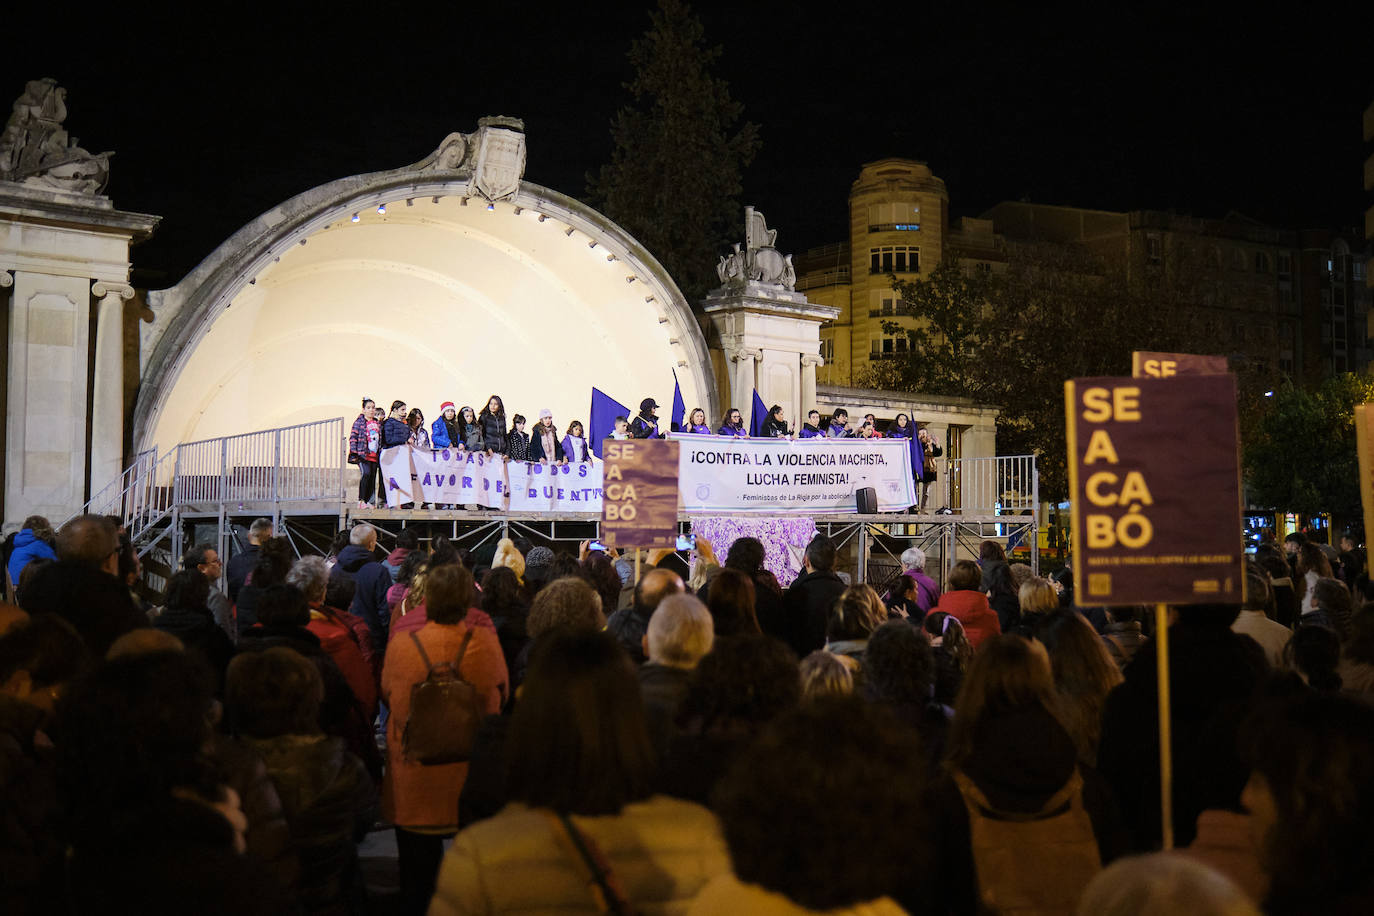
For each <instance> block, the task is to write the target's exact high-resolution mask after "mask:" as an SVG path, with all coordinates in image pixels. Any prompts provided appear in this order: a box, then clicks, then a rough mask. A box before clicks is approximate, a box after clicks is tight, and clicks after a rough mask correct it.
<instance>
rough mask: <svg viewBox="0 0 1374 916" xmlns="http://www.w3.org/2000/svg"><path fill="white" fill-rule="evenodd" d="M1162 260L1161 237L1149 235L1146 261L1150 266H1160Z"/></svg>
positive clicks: (1146, 240) (1146, 242)
mask: <svg viewBox="0 0 1374 916" xmlns="http://www.w3.org/2000/svg"><path fill="white" fill-rule="evenodd" d="M1161 260H1162V257H1161V255H1160V246H1159V236H1157V235H1149V236H1146V237H1145V261H1146V263H1149V264H1156V265H1157V264H1159V262H1160V261H1161Z"/></svg>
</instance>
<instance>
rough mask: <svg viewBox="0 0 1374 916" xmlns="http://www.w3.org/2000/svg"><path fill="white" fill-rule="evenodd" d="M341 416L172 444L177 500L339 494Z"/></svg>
mask: <svg viewBox="0 0 1374 916" xmlns="http://www.w3.org/2000/svg"><path fill="white" fill-rule="evenodd" d="M347 451H348V449H347V446H346V441H345V433H344V418H343V417H335V418H334V419H332V420H317V421H315V422H313V423H300V424H297V425H296V426H285V427H282V428H280V429H267V430H261V431H259V432H253V433H243V434H241V435H237V436H225V437H223V438H219V439H203V440H201V441H199V442H187V443H183V444H182V445H179V446H177V449H176V456H177V457H176V469H175V476H176V499H177V502H178V503H180V504H183V505H185V504H205V503H250V502H252V503H263V502H274V503H281V502H299V501H306V500H338V499H342V495H343V484H344V470H345V467H346V465H345V457H346V454H347Z"/></svg>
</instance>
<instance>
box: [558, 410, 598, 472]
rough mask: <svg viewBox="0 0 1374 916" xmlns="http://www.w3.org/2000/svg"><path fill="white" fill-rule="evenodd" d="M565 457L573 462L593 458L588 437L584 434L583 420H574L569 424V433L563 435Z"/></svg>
mask: <svg viewBox="0 0 1374 916" xmlns="http://www.w3.org/2000/svg"><path fill="white" fill-rule="evenodd" d="M563 457H564V458H567V459H568V461H570V462H572V463H573V464H577V463H579V462H582V461H591V460H592V459H591V454H590V453H589V452H588V450H587V437H586V435H584V434H583V431H582V421H581V420H573V421H572V422H571V423H569V424H568V433H567V435H565V436H564V437H563Z"/></svg>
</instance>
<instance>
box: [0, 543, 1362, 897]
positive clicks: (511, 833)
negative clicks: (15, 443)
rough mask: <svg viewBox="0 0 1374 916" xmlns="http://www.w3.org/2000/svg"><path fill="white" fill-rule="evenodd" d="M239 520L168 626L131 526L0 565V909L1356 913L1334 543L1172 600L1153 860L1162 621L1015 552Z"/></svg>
mask: <svg viewBox="0 0 1374 916" xmlns="http://www.w3.org/2000/svg"><path fill="white" fill-rule="evenodd" d="M249 531H250V542H251V543H250V545H249V546H248V547H247V548H246V549H245V550H243V551H242V552H240V553H238V554H237V555H236V556H234V557H233V558H232V560H231V562H229V563H228V565H227V566H225V565H222V563H221V559H222V558H220V557H218V556H217V555H216V554H215V551H214V549H212V548H209V547H204V546H197V547H194V548H192V549H191V550H189V551H188V552H187V553H186V555H185V557H184V558H183V560H182V564H181V565H182V569H180V570H179V571H177V572H176V573H175V574H173V575H172V576H171V578H170V580H169V581H168V583H167V586H166V589H165V599H164V601H163V603H162V604H161V605H158V606H153V605H150V604H148V603H147V602H145V601H143V600H141V599H139V598H138V597H137V596H136V593H135V592H134V591H133V585H134V583H135V582H136V581H137V580H138V577H139V575H140V569H139V562H138V558H137V556H136V555H135V553H134V551H133V549H132V547H131V545H130V542H129V539H128V538H127V536H125V535H124V534H123V533H122V532H121V530H120V529H119V527H118V525H117V523H116V522H115V521H114V520H112V519H109V518H104V517H98V516H81V517H78V518H76V519H73V520H71V521H69V522H67V523H66V524H65V525H63V526H62V527H61V529H60V530H57V531H53V529H52V526H51V525H50V524H49V523H48V522H47V521H46V520H45V519H42V518H38V517H34V518H30V519H28V520H26V522H25V523H24V526H23V528H22V530H21V531H20V532H17V533H16V534H15V535H13V536H11V537H10V538H9V539H7V540H6V543H5V562H6V572H7V575H6V593H7V594H6V597H7V599H8V603H5V604H4V605H3V607H0V911H3V912H5V913H14V914H26V913H54V912H59V913H60V912H82V913H104V912H111V913H115V912H118V913H129V912H138V913H163V912H166V913H187V912H196V913H226V914H228V913H370V912H379V913H424V912H429V913H434V914H450V913H453V914H457V913H476V912H483V913H487V912H527V913H536V912H551V911H560V912H616V913H630V912H644V913H668V912H683V913H746V912H748V913H807V912H829V913H855V914H858V913H864V914H884V913H900V912H909V913H933V914H947V913H1075V912H1077V913H1084V914H1086V913H1121V914H1126V913H1177V912H1190V913H1217V914H1221V913H1227V914H1232V913H1253V912H1265V913H1273V914H1282V913H1336V914H1344V913H1350V914H1354V913H1368V912H1374V875H1372V874H1371V872H1370V870H1369V869H1368V867H1367V862H1368V861H1369V859H1370V857H1371V855H1372V854H1374V834H1372V833H1371V831H1370V828H1369V824H1370V823H1371V822H1374V707H1371V706H1370V705H1369V701H1370V699H1371V697H1374V603H1367V602H1366V599H1367V598H1368V597H1369V595H1370V585H1369V579H1368V575H1367V570H1366V568H1365V559H1364V554H1363V551H1362V550H1361V549H1360V548H1359V547H1358V546H1357V544H1356V542H1355V541H1354V540H1353V539H1351V540H1349V541H1348V542H1346V543H1344V544H1343V545H1342V547H1343V548H1344V549H1343V550H1342V551H1340V552H1336V551H1328V550H1325V549H1323V545H1319V544H1316V543H1312V542H1308V541H1307V540H1306V539H1305V538H1304V537H1302V536H1301V535H1295V536H1292V537H1291V538H1290V539H1289V540H1288V541H1286V542H1284V543H1283V544H1272V543H1271V544H1264V545H1261V547H1260V548H1259V550H1258V552H1257V553H1256V554H1255V556H1254V557H1253V558H1252V559H1247V561H1246V577H1247V588H1246V595H1247V597H1246V600H1245V604H1244V606H1243V607H1236V606H1226V605H1193V606H1182V607H1176V608H1172V609H1171V610H1170V612H1169V621H1170V632H1169V640H1168V642H1169V654H1168V665H1169V677H1170V683H1171V695H1172V702H1171V705H1170V709H1169V711H1168V712H1169V717H1170V722H1171V731H1172V736H1173V737H1172V746H1173V758H1172V776H1173V795H1172V805H1173V812H1172V814H1173V824H1174V829H1175V838H1176V847H1177V848H1175V849H1173V850H1169V851H1162V850H1161V849H1160V847H1161V843H1162V835H1161V810H1160V792H1159V780H1160V772H1159V768H1160V764H1159V750H1158V742H1159V734H1158V719H1159V710H1158V706H1157V704H1158V693H1157V687H1158V683H1157V658H1156V646H1157V640H1156V639H1155V638H1154V637H1155V636H1156V634H1155V633H1154V632H1153V630H1154V627H1153V621H1152V615H1147V614H1146V613H1145V612H1144V610H1145V609H1143V608H1134V607H1085V606H1080V605H1076V604H1075V603H1074V599H1073V590H1072V587H1071V586H1072V583H1071V582H1067V581H1064V580H1063V579H1062V578H1061V579H1057V580H1051V579H1045V578H1040V577H1038V576H1035V575H1033V574H1032V572H1031V570H1030V568H1029V567H1026V566H1024V565H1023V564H1013V563H1009V562H1008V561H1007V558H1006V556H1005V555H1004V553H1003V549H1002V547H1001V545H999V544H998V543H997V542H993V541H989V542H985V543H984V544H983V545H982V549H981V551H980V556H979V559H978V560H977V561H976V562H975V561H972V560H963V561H960V562H957V563H955V564H953V566H952V568H950V569H949V570H945V571H943V572H944V574H943V575H942V574H939V573H940V572H941V571H938V570H933V569H931V568H930V565H931V564H930V563H929V562H928V560H927V558H926V556H925V555H924V554H923V553H922V552H921V551H920V550H919V549H916V548H912V549H909V550H908V551H906V553H904V554H903V555H902V565H903V569H902V571H901V573H900V574H899V575H896V576H894V577H893V579H892V581H890V582H886V583H881V584H880V585H881V587H880V588H878V589H875V588H872V587H870V586H868V585H850V584H848V582H847V580H846V578H845V577H844V576H843V575H842V574H841V573H840V572H838V571H837V570H836V564H837V548H836V545H835V543H834V542H833V541H831V540H830V539H829V538H827V537H825V536H817V537H816V538H815V539H814V540H813V541H812V542H811V543H810V544H809V545H808V546H807V548H806V552H805V567H804V571H803V572H802V574H801V575H800V576H798V577H797V579H796V580H795V581H793V582H791V583H788V584H787V585H786V586H785V587H784V586H783V585H781V584H780V583H779V582H778V580H777V579H776V578H775V577H774V576H773V574H772V573H770V572H769V571H768V570H767V568H766V567H765V566H764V551H763V546H762V545H761V544H760V543H759V542H758V541H757V540H754V539H752V538H747V537H746V538H740V539H739V540H736V541H735V542H734V543H732V544H730V545H729V547H728V550H726V551H724V556H723V557H721V558H718V557H717V555H716V553H715V551H714V550H713V549H712V545H710V544H708V543H706V541H705V540H704V539H698V541H697V546H696V549H695V550H694V551H693V552H692V554H691V557H690V563H689V565H688V566H687V567H686V568H684V567H683V565H682V563H681V560H680V558H679V557H676V556H674V555H673V554H672V553H671V552H667V551H651V552H645V553H644V554H643V555H641V556H640V557H638V558H635V557H633V555H621V554H616V553H615V552H613V551H611V552H603V551H600V550H594V549H592V548H591V545H590V544H589V543H583V544H582V545H580V549H579V550H578V551H576V552H575V553H574V552H571V551H564V550H563V549H562V547H563V546H566V545H555V547H554V548H551V547H548V546H542V545H532V544H529V543H525V542H522V541H519V540H511V539H502V540H501V541H500V542H499V543H498V544H496V545H495V549H494V552H493V551H488V552H479V551H472V552H469V551H468V550H466V549H464V548H462V547H459V546H456V545H455V544H454V543H452V542H450V541H449V540H448V539H447V538H445V537H443V536H442V535H441V536H437V537H434V538H433V539H428V540H422V539H421V538H420V537H419V536H417V534H416V532H415V530H414V529H412V528H407V529H403V530H402V532H401V533H400V534H399V535H398V536H396V537H395V538H394V545H393V549H392V550H390V551H389V552H387V551H384V550H382V549H379V547H378V532H377V531H376V530H375V529H374V528H372V527H371V526H370V525H368V524H365V523H363V524H357V525H355V526H354V527H352V528H351V529H349V530H346V531H342V532H340V533H339V536H338V538H337V539H336V540H335V543H334V545H333V547H332V548H331V550H330V552H329V555H328V556H326V557H319V556H304V557H298V556H297V555H296V553H295V551H294V549H293V548H292V546H291V545H290V543H289V542H288V541H287V540H286V539H284V538H278V537H274V536H273V534H274V532H273V530H272V524H271V522H270V520H267V519H260V520H258V521H257V522H255V523H254V524H253V525H252V526H251V528H250V529H249ZM388 537H389V536H388ZM555 548H557V549H555ZM479 553H480V554H481V555H480V558H479ZM636 560H637V561H638V565H639V566H640V567H641V570H642V572H641V575H640V576H639V578H638V580H637V581H636V580H635V578H634V576H635V574H634V569H635V567H636ZM932 572H935V573H936V575H932V574H931V573H932ZM221 580H222V581H221ZM942 582H943V586H942V584H941V583H942ZM436 723H444V724H443V725H442V727H436ZM384 840H385V841H388V842H389V843H394V871H393V872H392V873H391V874H390V875H389V877H387V878H383V877H381V876H379V873H378V869H379V866H378V862H379V861H381V860H380V859H379V858H378V857H375V856H371V855H360V852H359V850H360V848H362V849H370V848H373V847H375V846H377V845H378V844H379V843H381V842H382V841H384Z"/></svg>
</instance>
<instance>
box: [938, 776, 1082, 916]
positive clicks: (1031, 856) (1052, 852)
mask: <svg viewBox="0 0 1374 916" xmlns="http://www.w3.org/2000/svg"><path fill="white" fill-rule="evenodd" d="M954 781H955V783H956V784H957V785H958V787H959V792H960V794H961V795H963V797H964V805H965V807H966V808H967V810H968V821H969V837H970V840H971V844H972V851H973V863H974V870H975V872H976V873H977V876H978V894H979V897H980V902H981V903H982V904H983V905H985V906H986V907H988V908H989V909H991V910H993V911H995V912H998V913H1002V914H1004V916H1011V914H1025V916H1031V914H1049V913H1064V914H1072V913H1073V912H1074V909H1075V907H1077V905H1078V898H1079V897H1081V896H1082V894H1083V889H1084V888H1085V887H1087V886H1088V882H1089V881H1091V880H1092V879H1093V876H1094V875H1096V874H1097V873H1098V872H1099V871H1100V870H1101V869H1102V859H1101V857H1100V855H1099V853H1098V849H1097V839H1096V837H1095V836H1094V834H1093V825H1092V820H1091V818H1089V816H1088V812H1087V809H1085V808H1084V807H1083V777H1082V776H1081V775H1080V774H1079V772H1078V770H1077V769H1075V770H1074V772H1073V776H1071V777H1070V778H1069V781H1068V782H1066V783H1065V784H1064V787H1063V788H1062V789H1060V790H1059V791H1058V792H1056V793H1054V795H1053V796H1051V798H1050V799H1049V801H1047V802H1046V803H1045V805H1044V807H1043V808H1041V809H1040V810H1039V811H1037V812H1034V813H1030V814H1024V813H1015V812H1005V811H998V810H996V809H995V808H993V807H992V805H990V804H989V803H988V800H987V797H986V796H985V795H983V793H982V792H981V791H980V790H979V789H978V787H977V786H976V785H974V784H973V780H971V779H969V778H968V776H966V775H964V774H963V773H962V772H959V771H956V772H955V773H954Z"/></svg>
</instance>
